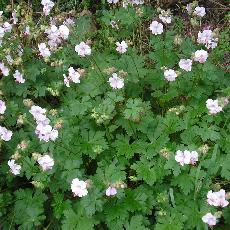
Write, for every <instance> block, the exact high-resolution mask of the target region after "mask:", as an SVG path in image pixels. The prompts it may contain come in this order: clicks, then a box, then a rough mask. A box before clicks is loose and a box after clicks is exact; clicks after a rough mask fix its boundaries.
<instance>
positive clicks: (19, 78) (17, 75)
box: [13, 70, 26, 83]
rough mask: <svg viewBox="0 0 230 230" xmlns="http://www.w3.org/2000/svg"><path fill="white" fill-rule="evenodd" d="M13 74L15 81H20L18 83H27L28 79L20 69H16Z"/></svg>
mask: <svg viewBox="0 0 230 230" xmlns="http://www.w3.org/2000/svg"><path fill="white" fill-rule="evenodd" d="M13 76H14V79H15V81H16V82H18V83H25V81H26V80H25V79H24V78H23V75H22V74H21V73H20V72H19V71H18V70H16V71H15V73H14V74H13Z"/></svg>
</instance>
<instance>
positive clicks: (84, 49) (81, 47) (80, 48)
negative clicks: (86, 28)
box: [75, 42, 91, 57]
mask: <svg viewBox="0 0 230 230" xmlns="http://www.w3.org/2000/svg"><path fill="white" fill-rule="evenodd" d="M75 51H76V52H77V53H78V55H79V56H81V57H85V56H89V55H90V54H91V48H90V46H88V45H87V44H86V43H85V42H81V43H80V44H78V45H76V46H75Z"/></svg>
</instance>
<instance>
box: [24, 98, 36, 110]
mask: <svg viewBox="0 0 230 230" xmlns="http://www.w3.org/2000/svg"><path fill="white" fill-rule="evenodd" d="M23 104H24V105H25V106H26V107H28V108H30V107H31V106H32V105H34V102H33V101H32V100H31V99H24V100H23Z"/></svg>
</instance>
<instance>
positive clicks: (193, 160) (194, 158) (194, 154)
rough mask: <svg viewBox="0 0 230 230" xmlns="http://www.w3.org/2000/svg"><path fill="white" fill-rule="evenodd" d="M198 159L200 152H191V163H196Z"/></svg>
mask: <svg viewBox="0 0 230 230" xmlns="http://www.w3.org/2000/svg"><path fill="white" fill-rule="evenodd" d="M197 161H198V152H196V151H191V152H190V164H192V165H194V164H196V162H197Z"/></svg>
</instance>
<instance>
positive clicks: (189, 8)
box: [186, 3, 192, 14]
mask: <svg viewBox="0 0 230 230" xmlns="http://www.w3.org/2000/svg"><path fill="white" fill-rule="evenodd" d="M186 10H187V12H188V14H191V13H192V3H189V4H187V5H186Z"/></svg>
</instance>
